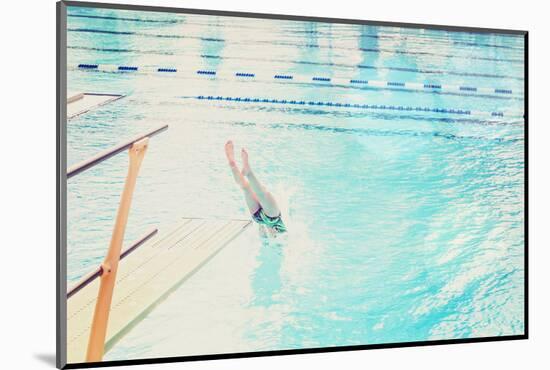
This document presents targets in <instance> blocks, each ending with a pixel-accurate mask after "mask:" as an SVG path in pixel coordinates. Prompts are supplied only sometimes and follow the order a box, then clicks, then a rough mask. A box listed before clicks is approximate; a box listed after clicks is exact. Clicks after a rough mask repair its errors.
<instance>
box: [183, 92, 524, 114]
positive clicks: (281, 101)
mask: <svg viewBox="0 0 550 370" xmlns="http://www.w3.org/2000/svg"><path fill="white" fill-rule="evenodd" d="M193 98H194V99H196V100H210V101H227V102H236V103H260V104H280V105H285V104H286V105H295V106H310V107H311V106H313V107H331V108H355V109H363V110H381V111H398V112H410V113H426V112H427V113H440V114H449V115H460V116H475V117H499V118H501V117H507V118H523V114H522V113H520V112H496V111H493V112H487V111H474V110H466V109H452V108H431V107H413V106H404V105H387V104H357V103H355V104H352V103H340V102H331V101H312V100H309V101H307V100H288V99H269V98H251V97H239V96H237V97H234V96H212V95H209V96H205V95H198V96H194V97H193Z"/></svg>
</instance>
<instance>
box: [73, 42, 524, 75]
mask: <svg viewBox="0 0 550 370" xmlns="http://www.w3.org/2000/svg"><path fill="white" fill-rule="evenodd" d="M67 48H68V49H73V50H89V51H99V52H105V53H135V54H154V55H172V56H175V54H174V53H173V52H167V51H163V52H161V51H155V50H140V49H124V48H96V47H87V46H71V45H69V46H67ZM188 56H191V57H199V56H200V58H203V59H216V60H229V59H230V60H248V61H256V62H261V63H262V62H271V63H272V62H278V63H291V64H298V65H314V66H323V67H337V68H347V69H369V70H380V71H397V72H405V73H419V74H437V75H450V76H460V77H482V78H498V79H509V80H518V81H523V80H524V78H523V76H508V75H502V74H492V73H475V72H461V71H450V70H443V69H440V70H437V69H422V68H410V67H393V66H389V67H384V66H374V65H368V64H344V63H323V62H315V61H309V60H288V59H277V58H271V59H265V58H263V59H262V58H251V57H244V56H223V57H222V56H220V55H211V54H201V55H196V54H194V55H193V54H189V55H188Z"/></svg>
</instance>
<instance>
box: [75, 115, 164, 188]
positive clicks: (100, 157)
mask: <svg viewBox="0 0 550 370" xmlns="http://www.w3.org/2000/svg"><path fill="white" fill-rule="evenodd" d="M167 128H168V125H162V126H160V127H157V128H156V129H154V130H151V131H149V132H146V133H143V134H139V135H137V136H136V137H134V138H132V139H130V140H128V141H125V142H123V143H120V144H117V145H115V146H114V147H112V148H110V149H107V150H104V151H102V152H99V153H98V154H96V155H94V156H92V157H90V158H88V159H85V160H83V161H82V162H80V163H77V164H75V165H73V166H71V167H69V168H68V169H67V179H70V178H71V177H73V176H75V175H78V174H79V173H81V172H84V171H86V170H87V169H89V168H92V167H93V166H95V165H97V164H99V163H101V162H103V161H104V160H107V159H109V158H111V157H113V156H115V155H117V154H118V153H120V152H122V151H124V150H126V149H129V148H130V147H131V146H132V144H134V143H135V142H138V141H140V140H141V139H144V138H146V137H152V136H155V135H157V134H159V133H161V132H163V131H164V130H166V129H167Z"/></svg>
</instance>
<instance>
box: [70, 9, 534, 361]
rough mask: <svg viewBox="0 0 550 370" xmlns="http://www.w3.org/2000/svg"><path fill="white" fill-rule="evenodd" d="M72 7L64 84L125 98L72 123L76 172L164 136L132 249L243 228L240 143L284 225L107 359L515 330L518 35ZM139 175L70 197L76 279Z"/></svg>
mask: <svg viewBox="0 0 550 370" xmlns="http://www.w3.org/2000/svg"><path fill="white" fill-rule="evenodd" d="M68 13H69V16H68V47H69V48H68V66H69V72H68V89H69V90H71V91H86V92H109V93H121V94H125V95H126V97H125V98H123V99H120V100H117V101H116V102H113V103H111V104H109V105H105V106H103V107H101V108H99V109H97V110H94V111H91V112H88V113H87V114H84V115H81V116H79V117H77V118H75V119H72V120H70V121H69V122H68V125H67V126H68V127H67V130H68V135H67V138H68V139H67V140H68V143H67V145H68V164H69V165H71V164H74V163H76V162H78V161H80V160H82V159H85V158H87V157H89V156H91V155H93V154H95V153H96V152H97V151H99V150H101V149H103V148H107V147H109V146H111V145H113V144H115V143H118V142H119V141H121V140H124V139H126V138H128V137H131V136H134V135H135V134H138V133H140V132H143V131H145V130H147V129H150V128H153V127H156V126H158V124H160V123H168V124H169V125H170V128H169V130H168V131H167V132H166V133H164V134H162V135H159V136H158V137H155V139H154V140H152V141H151V144H150V148H149V150H148V153H147V156H146V158H145V161H144V163H143V166H142V170H141V173H140V177H139V180H138V185H137V189H136V193H135V195H134V203H133V207H132V212H131V214H130V219H129V222H128V230H127V235H126V240H128V241H130V240H133V239H135V238H136V237H137V236H139V235H140V234H141V233H142V232H143V231H144V230H146V229H148V228H149V227H150V226H158V227H159V229H160V231H161V232H162V230H166V229H167V228H170V226H171V225H172V224H173V223H175V222H176V221H177V220H178V219H179V218H181V217H184V216H186V217H224V218H243V217H248V214H247V210H246V208H245V203H244V200H243V198H242V195H241V193H240V191H239V189H238V188H237V186H236V185H235V184H234V182H233V179H232V177H231V174H230V172H229V170H228V168H227V165H226V160H225V157H224V152H223V144H224V143H225V142H226V141H227V140H228V139H232V140H233V141H234V142H235V145H236V147H237V149H239V148H240V147H246V148H247V150H248V151H249V153H250V156H251V165H252V167H253V169H254V170H255V172H256V174H257V176H258V178H259V179H260V180H261V181H262V182H264V183H265V184H266V185H267V186H268V187H269V188H270V189H271V190H272V191H273V193H274V194H275V196H276V198H277V199H278V201H279V202H280V203H281V206H282V208H283V216H284V219H285V222H286V224H287V226H288V228H289V233H288V234H287V235H286V237H285V238H283V239H277V240H276V241H266V240H264V239H262V238H261V237H260V236H259V233H258V230H257V228H256V227H254V228H249V229H248V231H246V232H245V233H244V234H243V235H242V236H241V237H239V238H238V239H237V240H235V241H234V242H233V243H232V244H231V245H229V246H227V247H226V248H225V249H224V250H223V251H222V252H221V253H220V254H219V255H217V257H216V258H214V259H213V260H212V261H211V262H209V263H208V264H207V265H206V266H205V267H204V268H203V269H201V270H200V271H199V272H198V273H196V274H195V275H194V276H193V277H192V278H191V279H189V280H188V281H187V282H186V283H185V284H184V285H183V286H182V287H181V288H179V289H178V290H177V291H176V292H174V293H173V294H172V295H171V296H170V297H169V298H168V299H167V300H166V301H165V302H163V303H162V304H161V305H160V306H159V307H157V308H156V309H155V310H154V311H153V312H152V313H151V314H150V315H149V316H148V317H147V318H146V319H144V320H143V321H142V322H141V323H140V324H139V325H138V326H137V327H135V328H134V329H133V330H132V331H131V332H130V333H129V334H127V335H126V336H125V337H124V338H123V339H122V340H121V341H120V342H119V343H118V344H117V345H116V346H115V347H114V348H113V349H112V350H111V351H110V352H109V353H108V354H107V355H106V358H105V359H106V360H116V359H128V358H149V357H164V356H184V355H197V354H209V353H229V352H244V351H260V350H277V349H291V348H312V347H326V346H336V345H339V346H342V345H354V344H374V343H395V342H405V341H407V342H410V341H423V340H430V339H449V338H473V337H483V336H495V335H513V334H522V333H523V328H524V327H523V325H524V323H523V317H524V316H523V315H524V312H523V308H524V290H523V287H524V270H523V266H524V255H523V248H524V226H523V225H524V223H523V222H524V208H523V201H524V192H523V189H524V165H525V163H524V144H525V143H524V122H523V118H522V115H523V106H524V100H523V83H524V81H523V70H524V65H523V47H524V45H523V38H521V37H519V36H512V35H492V34H473V33H460V34H458V33H453V34H451V33H448V32H443V31H434V30H418V29H396V28H387V27H374V26H357V25H337V24H322V23H311V22H290V21H275V20H272V21H271V20H270V21H268V20H255V19H243V18H221V17H205V16H198V15H194V16H189V15H187V16H184V15H174V14H163V13H138V12H131V11H120V10H106V9H87V8H69V12H68ZM121 67H122V68H121ZM126 163H127V159H126V157H125V156H123V155H121V156H117V157H114V158H113V159H111V160H110V161H108V162H105V163H103V164H102V165H100V166H97V167H94V168H93V169H91V170H89V171H88V172H86V173H84V174H82V175H80V176H78V177H75V178H74V179H71V181H70V182H69V183H68V201H67V203H68V215H67V216H68V217H67V218H68V258H67V260H68V280H69V281H70V282H74V281H76V280H78V279H79V278H80V277H81V276H82V275H84V274H85V273H87V272H88V271H90V269H91V268H93V267H95V266H97V265H98V264H99V263H100V262H101V261H102V260H103V257H104V255H105V251H106V248H107V245H108V243H109V239H110V236H111V231H112V227H113V220H114V216H115V212H116V208H117V206H118V200H119V197H120V192H121V190H122V186H123V183H124V178H125V175H126Z"/></svg>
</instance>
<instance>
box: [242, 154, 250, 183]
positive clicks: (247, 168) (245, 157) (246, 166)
mask: <svg viewBox="0 0 550 370" xmlns="http://www.w3.org/2000/svg"><path fill="white" fill-rule="evenodd" d="M241 158H242V160H243V169H242V171H241V172H242V174H243V176H248V174H249V173H250V164H248V152H247V151H246V149H244V148H243V149H242V150H241Z"/></svg>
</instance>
